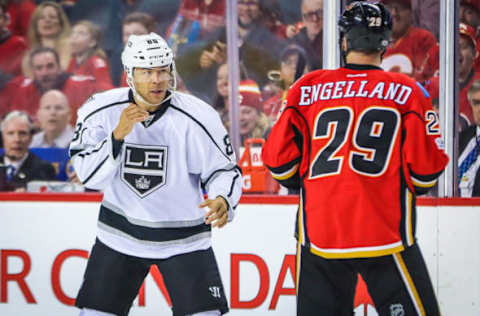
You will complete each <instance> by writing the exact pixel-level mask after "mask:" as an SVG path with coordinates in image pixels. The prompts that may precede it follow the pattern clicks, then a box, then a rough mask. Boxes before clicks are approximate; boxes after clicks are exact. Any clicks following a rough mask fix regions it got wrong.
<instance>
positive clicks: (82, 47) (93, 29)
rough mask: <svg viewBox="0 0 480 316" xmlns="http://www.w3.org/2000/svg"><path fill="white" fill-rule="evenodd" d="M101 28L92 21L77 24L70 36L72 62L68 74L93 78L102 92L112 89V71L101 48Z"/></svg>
mask: <svg viewBox="0 0 480 316" xmlns="http://www.w3.org/2000/svg"><path fill="white" fill-rule="evenodd" d="M101 36H102V34H101V30H100V27H98V26H97V25H95V24H93V23H92V22H90V21H86V20H84V21H80V22H77V23H76V24H75V25H74V26H73V28H72V34H71V35H70V47H71V51H72V57H73V58H72V60H71V61H70V65H69V66H68V68H67V72H70V73H72V74H74V75H84V76H92V77H94V78H95V81H96V83H97V87H98V89H100V90H108V89H112V88H113V85H112V80H111V79H110V70H109V69H108V64H107V61H106V58H107V56H106V55H105V52H104V51H103V50H102V49H101V48H100V47H99V43H100V38H101Z"/></svg>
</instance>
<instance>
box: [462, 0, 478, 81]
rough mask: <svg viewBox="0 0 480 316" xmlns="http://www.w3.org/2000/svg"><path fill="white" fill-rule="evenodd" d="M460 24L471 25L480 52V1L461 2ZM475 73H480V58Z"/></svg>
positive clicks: (466, 0) (476, 61) (468, 0)
mask: <svg viewBox="0 0 480 316" xmlns="http://www.w3.org/2000/svg"><path fill="white" fill-rule="evenodd" d="M459 16H460V22H463V23H465V24H468V25H470V26H471V27H473V29H474V30H475V38H476V41H477V51H480V46H479V44H480V34H479V33H480V31H479V30H480V0H461V1H460V12H459ZM475 71H479V72H480V58H476V60H475Z"/></svg>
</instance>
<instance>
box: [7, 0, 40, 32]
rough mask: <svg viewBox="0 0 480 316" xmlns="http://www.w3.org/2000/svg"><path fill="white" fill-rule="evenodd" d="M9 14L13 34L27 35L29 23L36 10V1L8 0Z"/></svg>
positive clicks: (9, 25)
mask: <svg viewBox="0 0 480 316" xmlns="http://www.w3.org/2000/svg"><path fill="white" fill-rule="evenodd" d="M5 3H6V4H7V11H8V15H9V16H10V22H9V24H8V29H9V30H10V32H12V34H13V35H17V36H22V37H26V36H27V32H28V25H29V23H30V19H31V18H32V14H33V11H35V3H34V1H33V0H7V1H5Z"/></svg>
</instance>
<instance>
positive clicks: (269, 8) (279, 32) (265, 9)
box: [260, 0, 296, 39]
mask: <svg viewBox="0 0 480 316" xmlns="http://www.w3.org/2000/svg"><path fill="white" fill-rule="evenodd" d="M260 13H261V19H262V21H263V25H264V26H265V28H266V29H267V30H269V31H270V32H271V33H272V34H275V35H276V36H277V37H279V38H281V39H286V38H291V37H293V36H294V35H295V34H296V30H295V26H294V25H286V24H285V22H284V17H283V12H282V8H281V6H280V4H279V3H278V1H277V0H260ZM289 28H293V29H289Z"/></svg>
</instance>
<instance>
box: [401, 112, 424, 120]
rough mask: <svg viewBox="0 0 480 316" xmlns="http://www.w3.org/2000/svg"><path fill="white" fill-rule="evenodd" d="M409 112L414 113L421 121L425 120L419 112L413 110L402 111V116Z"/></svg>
mask: <svg viewBox="0 0 480 316" xmlns="http://www.w3.org/2000/svg"><path fill="white" fill-rule="evenodd" d="M409 114H414V115H415V116H417V117H418V118H419V119H420V120H421V121H425V120H424V119H423V117H422V116H421V115H420V114H419V113H417V112H415V111H408V112H405V113H403V114H402V118H403V117H405V116H407V115H409Z"/></svg>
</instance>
